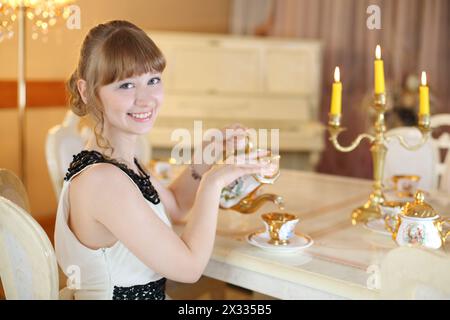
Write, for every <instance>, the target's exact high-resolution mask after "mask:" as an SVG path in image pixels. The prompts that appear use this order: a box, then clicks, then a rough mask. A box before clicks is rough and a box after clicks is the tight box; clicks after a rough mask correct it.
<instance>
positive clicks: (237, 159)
mask: <svg viewBox="0 0 450 320" xmlns="http://www.w3.org/2000/svg"><path fill="white" fill-rule="evenodd" d="M267 153H268V152H267V151H266V150H258V151H257V152H251V153H250V154H247V155H246V154H241V155H237V156H231V157H229V158H228V159H227V160H226V161H225V162H222V163H220V164H215V165H213V166H212V168H211V169H210V170H208V171H207V172H206V173H205V174H204V175H203V178H202V183H203V184H205V185H212V186H215V187H217V188H219V190H222V189H223V188H224V187H226V186H227V185H229V184H230V183H232V182H233V181H234V180H236V179H238V178H239V177H242V176H245V175H248V174H256V173H262V172H267V171H273V170H274V168H273V165H272V164H271V163H268V162H266V161H259V160H257V159H258V158H259V157H263V156H265V155H267Z"/></svg>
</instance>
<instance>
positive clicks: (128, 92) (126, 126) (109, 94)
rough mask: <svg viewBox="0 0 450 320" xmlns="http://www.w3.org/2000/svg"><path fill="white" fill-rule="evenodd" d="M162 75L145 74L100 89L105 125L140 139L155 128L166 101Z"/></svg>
mask: <svg viewBox="0 0 450 320" xmlns="http://www.w3.org/2000/svg"><path fill="white" fill-rule="evenodd" d="M163 96H164V93H163V85H162V82H161V73H144V74H142V75H140V76H135V77H131V78H127V79H123V80H120V81H116V82H113V83H110V84H107V85H105V86H102V87H100V90H99V97H100V100H101V102H102V104H103V106H104V116H105V125H109V127H110V129H113V128H115V129H118V130H122V131H124V132H126V133H130V134H136V135H141V134H145V133H147V132H149V130H150V129H151V128H152V127H153V125H154V123H155V120H156V116H157V114H158V110H159V108H160V106H161V104H162V101H163Z"/></svg>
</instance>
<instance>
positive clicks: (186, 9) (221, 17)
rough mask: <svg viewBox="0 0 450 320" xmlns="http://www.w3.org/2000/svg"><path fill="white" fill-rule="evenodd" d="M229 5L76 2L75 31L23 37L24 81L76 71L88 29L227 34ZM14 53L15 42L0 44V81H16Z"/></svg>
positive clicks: (58, 29) (158, 0) (225, 1)
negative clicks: (118, 25) (109, 25)
mask: <svg viewBox="0 0 450 320" xmlns="http://www.w3.org/2000/svg"><path fill="white" fill-rule="evenodd" d="M230 3H231V0H126V1H123V0H77V1H75V4H77V5H78V6H79V7H80V10H81V29H80V30H69V29H67V28H66V26H65V24H63V23H62V22H61V21H59V22H58V24H57V25H55V26H54V27H53V28H52V29H50V32H49V35H48V40H47V42H44V41H43V40H39V39H38V40H32V39H31V37H27V55H28V57H27V69H28V70H27V78H28V79H65V78H67V77H68V76H69V75H70V73H71V72H72V71H73V69H74V68H75V66H76V63H77V57H78V53H79V48H80V45H81V43H82V41H83V38H84V36H85V35H86V33H87V32H88V30H89V29H90V28H91V27H93V26H95V25H97V24H99V23H102V22H105V21H108V20H113V19H123V20H129V21H131V22H133V23H135V24H137V25H138V26H140V27H141V28H143V29H146V30H169V31H189V32H211V33H227V32H228V19H229V12H230ZM16 25H17V24H16ZM16 31H17V30H16ZM28 32H30V26H29V25H28ZM16 51H17V37H14V38H13V39H12V40H8V41H4V42H2V43H0V79H15V78H16V77H17V58H16V55H17V53H16Z"/></svg>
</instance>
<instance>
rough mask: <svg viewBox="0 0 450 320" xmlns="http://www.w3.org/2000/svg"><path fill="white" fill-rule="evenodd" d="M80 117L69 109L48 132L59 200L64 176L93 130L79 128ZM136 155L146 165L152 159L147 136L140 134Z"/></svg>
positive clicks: (49, 161) (52, 174)
mask: <svg viewBox="0 0 450 320" xmlns="http://www.w3.org/2000/svg"><path fill="white" fill-rule="evenodd" d="M79 121H80V117H78V116H77V115H75V114H74V113H73V112H72V111H70V110H69V111H67V113H66V116H65V118H64V121H63V123H62V124H60V125H56V126H54V127H53V128H51V129H50V130H49V131H48V133H47V140H46V145H45V155H46V159H47V167H48V171H49V174H50V178H51V181H52V185H53V190H54V191H55V195H56V198H57V200H58V199H59V195H60V193H61V188H62V185H63V182H64V176H65V174H66V172H67V169H68V168H69V165H70V163H71V162H72V160H73V155H74V154H77V153H79V152H80V151H81V150H83V148H84V146H85V145H86V142H87V139H88V138H89V137H90V135H91V133H92V131H91V130H90V129H89V128H88V127H83V128H82V129H81V130H79V128H78V126H79ZM137 142H138V143H137V147H136V157H137V158H138V159H139V160H140V162H141V163H143V164H144V165H146V164H148V163H149V162H150V159H151V145H150V142H149V140H148V139H147V137H146V136H139V138H138V141H137Z"/></svg>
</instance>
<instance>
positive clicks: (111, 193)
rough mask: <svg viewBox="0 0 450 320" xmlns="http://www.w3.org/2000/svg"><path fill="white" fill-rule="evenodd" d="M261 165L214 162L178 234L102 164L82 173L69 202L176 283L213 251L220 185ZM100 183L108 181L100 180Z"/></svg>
mask: <svg viewBox="0 0 450 320" xmlns="http://www.w3.org/2000/svg"><path fill="white" fill-rule="evenodd" d="M261 167H262V165H260V164H252V165H250V164H244V165H239V166H238V165H216V166H214V167H213V168H211V170H209V171H208V172H207V173H205V175H204V176H203V179H202V181H201V182H200V184H199V187H198V192H197V195H196V198H195V202H194V205H193V207H192V210H191V214H190V219H189V221H188V222H187V224H186V227H185V229H184V232H183V234H182V235H181V237H179V236H178V235H177V234H176V233H175V232H174V231H173V230H172V229H171V228H170V227H169V226H167V225H166V224H165V223H164V222H163V221H162V220H161V219H160V218H159V217H158V216H157V214H156V213H155V212H154V211H153V209H152V208H151V207H150V206H149V205H148V203H147V202H146V201H145V199H144V198H143V197H142V194H141V193H140V191H139V190H138V189H137V188H136V186H135V185H134V184H133V183H132V182H131V181H130V179H129V178H128V177H127V176H126V175H125V173H124V172H123V171H121V170H120V169H119V168H117V167H115V166H114V165H111V164H108V163H104V164H99V165H96V166H93V167H92V168H89V169H87V170H86V172H84V173H83V174H81V175H80V176H79V177H77V179H78V184H77V188H80V189H79V190H83V191H82V192H81V193H80V196H79V197H78V198H76V199H74V201H77V202H82V203H81V204H80V207H81V208H83V210H84V211H85V212H87V214H89V215H90V216H91V217H93V218H94V219H95V220H96V221H97V222H99V223H101V224H102V225H103V226H105V227H106V228H107V229H108V230H109V231H110V232H111V233H112V234H113V235H114V236H115V237H116V238H117V240H119V241H121V242H122V243H123V244H124V245H125V246H126V247H127V248H128V249H129V250H130V251H131V252H133V254H134V255H136V257H137V258H139V259H140V260H141V261H142V262H143V263H145V264H146V265H147V266H148V267H150V268H151V269H152V270H154V271H155V272H157V273H159V274H161V275H162V276H165V277H167V278H169V279H172V280H175V281H180V282H195V281H197V280H198V278H199V277H200V276H201V274H202V273H203V270H204V268H205V267H206V264H207V262H208V260H209V257H210V255H211V252H212V248H213V243H214V237H215V230H216V224H217V214H218V206H219V196H220V191H221V189H222V188H223V187H224V186H226V185H227V184H229V183H231V182H232V181H233V180H235V179H237V178H238V177H240V176H243V175H246V174H252V173H256V172H259V171H260V170H261ZM105 181H108V183H107V184H105Z"/></svg>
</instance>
